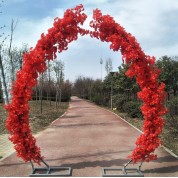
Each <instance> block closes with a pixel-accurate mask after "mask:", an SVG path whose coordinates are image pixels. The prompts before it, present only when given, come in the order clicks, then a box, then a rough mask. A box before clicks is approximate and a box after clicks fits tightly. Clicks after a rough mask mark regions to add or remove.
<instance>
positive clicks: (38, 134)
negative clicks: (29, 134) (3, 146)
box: [0, 111, 67, 162]
mask: <svg viewBox="0 0 178 178" xmlns="http://www.w3.org/2000/svg"><path fill="white" fill-rule="evenodd" d="M66 113H67V111H66V112H64V113H63V114H62V115H61V116H60V117H58V118H57V119H56V120H58V119H59V118H61V117H63V116H64V115H65V114H66ZM56 120H54V121H53V122H52V123H51V124H53V123H54V122H55V121H56ZM51 124H50V125H51ZM46 129H47V128H46ZM46 129H45V130H46ZM43 131H44V130H42V131H41V132H39V133H37V134H35V135H33V136H34V137H35V138H37V137H39V136H40V135H41V134H42V132H43ZM15 152H16V151H15V150H14V151H13V152H10V153H9V154H8V155H6V156H5V157H3V158H1V159H0V162H1V161H3V160H5V159H6V158H8V157H9V156H11V155H12V154H14V153H15Z"/></svg>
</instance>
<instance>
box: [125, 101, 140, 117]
mask: <svg viewBox="0 0 178 178" xmlns="http://www.w3.org/2000/svg"><path fill="white" fill-rule="evenodd" d="M140 106H141V102H140V101H128V102H125V103H124V105H123V110H124V111H125V112H126V113H127V114H128V116H129V117H132V118H136V117H137V118H143V116H142V113H141V110H140Z"/></svg>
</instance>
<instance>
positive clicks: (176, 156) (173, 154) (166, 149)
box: [85, 100, 178, 159]
mask: <svg viewBox="0 0 178 178" xmlns="http://www.w3.org/2000/svg"><path fill="white" fill-rule="evenodd" d="M85 101H87V100H85ZM91 103H93V102H91ZM93 104H95V103H93ZM95 105H96V104H95ZM96 106H97V107H99V108H101V109H103V110H105V111H108V112H111V113H113V114H114V115H116V116H117V117H118V118H120V119H121V120H123V121H124V122H126V123H127V124H129V125H130V126H131V127H133V128H134V129H136V130H137V131H138V132H140V133H143V132H142V131H141V130H140V129H138V128H137V127H135V126H134V125H132V124H131V123H129V122H128V121H126V120H125V119H123V118H122V117H121V116H119V115H117V114H116V113H114V112H113V111H110V110H109V109H106V108H103V107H101V106H98V105H96ZM160 147H162V148H163V149H164V150H165V151H166V152H168V153H169V154H170V155H172V156H173V157H174V158H176V159H178V155H176V154H175V153H173V152H172V151H171V150H170V149H169V148H167V147H166V146H164V145H161V146H160Z"/></svg>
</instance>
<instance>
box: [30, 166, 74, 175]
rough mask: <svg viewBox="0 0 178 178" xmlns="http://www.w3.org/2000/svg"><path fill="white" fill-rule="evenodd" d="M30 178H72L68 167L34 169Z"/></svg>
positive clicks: (70, 169)
mask: <svg viewBox="0 0 178 178" xmlns="http://www.w3.org/2000/svg"><path fill="white" fill-rule="evenodd" d="M29 176H30V177H67V176H72V168H70V167H57V166H55V167H49V168H47V167H46V168H34V170H33V172H32V174H30V175H29Z"/></svg>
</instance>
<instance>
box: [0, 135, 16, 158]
mask: <svg viewBox="0 0 178 178" xmlns="http://www.w3.org/2000/svg"><path fill="white" fill-rule="evenodd" d="M14 151H15V150H14V149H13V144H12V142H10V141H9V139H8V134H2V135H0V157H3V158H4V157H6V156H8V155H9V154H11V153H13V152H14Z"/></svg>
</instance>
